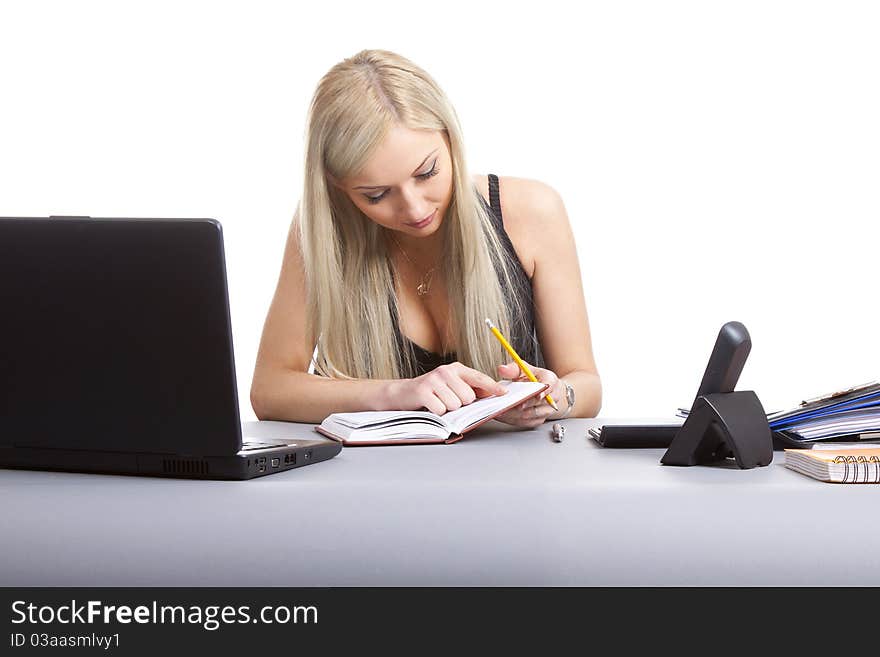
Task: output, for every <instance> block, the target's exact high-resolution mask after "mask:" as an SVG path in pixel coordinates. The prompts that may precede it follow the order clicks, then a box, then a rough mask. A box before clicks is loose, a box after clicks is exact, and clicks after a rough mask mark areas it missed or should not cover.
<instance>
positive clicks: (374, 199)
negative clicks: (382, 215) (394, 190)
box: [367, 189, 388, 203]
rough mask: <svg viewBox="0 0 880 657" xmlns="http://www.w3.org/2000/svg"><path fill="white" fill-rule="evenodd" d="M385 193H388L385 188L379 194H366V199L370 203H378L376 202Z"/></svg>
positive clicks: (383, 196)
mask: <svg viewBox="0 0 880 657" xmlns="http://www.w3.org/2000/svg"><path fill="white" fill-rule="evenodd" d="M387 193H388V190H387V189H386V190H385V191H384V192H382V193H381V194H379V196H367V201H369V202H370V203H378V202H379V201H381V200H382V199H383V198H385V195H386V194H387Z"/></svg>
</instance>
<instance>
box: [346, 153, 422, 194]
mask: <svg viewBox="0 0 880 657" xmlns="http://www.w3.org/2000/svg"><path fill="white" fill-rule="evenodd" d="M437 150H438V149H437V148H435V149H434V150H433V151H431V152H430V153H428V154H427V155H426V156H425V159H424V160H422V163H421V164H420V165H419V166H417V167H416V169H415V171H413V172H412V174H411V175H413V176H414V175H416V171H418V170H419V169H421V168H422V167H423V166H425V162H427V161H428V158H429V157H431V156H432V155H433V154H434V153H436V152H437ZM383 187H391V185H358V186H357V187H355V188H354V189H382V188H383Z"/></svg>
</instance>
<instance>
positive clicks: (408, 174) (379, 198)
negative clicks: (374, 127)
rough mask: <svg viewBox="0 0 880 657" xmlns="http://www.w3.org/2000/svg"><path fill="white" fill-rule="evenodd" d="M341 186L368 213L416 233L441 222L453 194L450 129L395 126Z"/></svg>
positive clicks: (424, 232)
mask: <svg viewBox="0 0 880 657" xmlns="http://www.w3.org/2000/svg"><path fill="white" fill-rule="evenodd" d="M340 186H341V187H342V189H343V190H344V191H345V193H346V194H348V197H349V198H350V199H351V200H352V202H353V203H354V204H355V205H356V206H357V207H358V208H360V210H361V212H363V213H364V214H365V215H366V216H367V217H368V218H369V219H371V220H372V221H374V222H376V223H377V224H379V225H380V226H384V227H385V228H388V229H390V230H395V231H399V232H401V233H404V234H406V235H409V236H412V237H427V236H428V235H431V234H433V233H434V232H435V231H436V230H437V229H438V228H439V227H440V224H441V223H442V222H443V217H444V216H445V213H446V208H448V207H449V201H450V199H451V198H452V158H451V156H450V154H449V142H448V139H447V137H446V133H445V132H442V131H439V130H410V129H409V128H405V127H402V126H397V125H396V126H394V127H392V128H391V129H390V130H389V131H388V134H387V135H386V136H385V139H384V140H383V141H382V142H381V143H380V144H379V146H378V147H377V148H376V150H375V152H374V153H373V155H372V157H370V159H369V160H368V161H367V164H366V166H365V167H364V169H363V170H362V171H361V172H360V173H359V174H358V175H357V176H352V177H350V178H344V179H343V180H341V181H340Z"/></svg>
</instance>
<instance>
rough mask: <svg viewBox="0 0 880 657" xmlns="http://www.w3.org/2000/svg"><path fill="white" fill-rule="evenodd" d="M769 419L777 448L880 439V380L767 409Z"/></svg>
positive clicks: (683, 413)
mask: <svg viewBox="0 0 880 657" xmlns="http://www.w3.org/2000/svg"><path fill="white" fill-rule="evenodd" d="M689 413H690V411H689V410H688V409H685V408H679V409H678V413H677V415H678V416H679V417H683V418H686V417H687V416H688V414H689ZM767 423H768V424H769V425H770V430H771V431H772V432H773V439H774V445H775V446H776V448H778V449H782V448H784V447H807V448H809V447H810V446H812V444H813V443H817V442H825V441H829V442H837V441H864V440H877V441H880V383H878V382H876V381H872V382H870V383H864V384H862V385H858V386H853V387H852V388H847V389H846V390H839V391H837V392H833V393H831V394H829V395H823V396H821V397H816V398H815V399H808V400H806V401H802V402H801V403H800V405H799V406H797V407H796V408H792V409H790V410H787V411H776V412H774V413H768V414H767Z"/></svg>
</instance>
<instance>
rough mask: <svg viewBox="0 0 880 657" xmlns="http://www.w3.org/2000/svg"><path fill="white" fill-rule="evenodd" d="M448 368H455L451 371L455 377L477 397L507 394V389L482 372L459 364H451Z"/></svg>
mask: <svg viewBox="0 0 880 657" xmlns="http://www.w3.org/2000/svg"><path fill="white" fill-rule="evenodd" d="M455 366H457V367H455ZM450 367H455V369H454V370H453V371H454V372H455V374H456V375H457V377H458V378H459V379H460V380H462V381H464V383H466V384H467V385H468V386H469V387H470V388H471V389H472V390H473V391H474V393H475V394H476V396H477V397H480V398H482V397H491V396H492V395H503V394H505V393H506V392H507V388H505V387H504V386H503V385H501V384H500V383H498V382H497V381H495V379H493V378H492V377H490V376H486V375H485V374H483V373H482V372H479V371H477V370H475V369H471V368H470V367H466V366H465V365H462V364H461V363H453V364H452V365H451V366H450Z"/></svg>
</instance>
